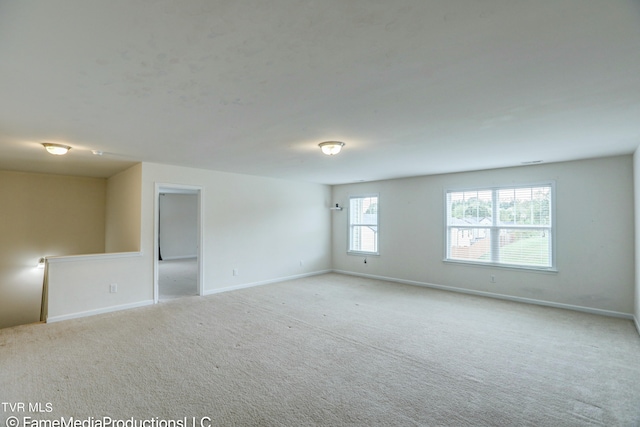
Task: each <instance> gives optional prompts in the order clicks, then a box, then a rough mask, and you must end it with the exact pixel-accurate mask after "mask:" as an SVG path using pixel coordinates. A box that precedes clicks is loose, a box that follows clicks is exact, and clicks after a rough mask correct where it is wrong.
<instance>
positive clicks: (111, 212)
mask: <svg viewBox="0 0 640 427" xmlns="http://www.w3.org/2000/svg"><path fill="white" fill-rule="evenodd" d="M141 182H142V164H140V163H139V164H137V165H135V166H132V167H130V168H129V169H127V170H125V171H123V172H120V173H118V174H116V175H114V176H112V177H111V178H109V179H108V180H107V200H106V215H105V252H129V251H138V250H140V220H141V217H140V203H141V199H140V197H141Z"/></svg>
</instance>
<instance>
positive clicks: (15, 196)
mask: <svg viewBox="0 0 640 427" xmlns="http://www.w3.org/2000/svg"><path fill="white" fill-rule="evenodd" d="M105 190H106V180H104V179H100V178H80V177H71V176H60V175H45V174H34V173H21V172H9V171H0V327H7V326H13V325H19V324H24V323H31V322H37V321H39V319H40V301H41V291H42V275H43V270H40V269H37V268H36V265H37V262H38V259H39V258H40V257H43V256H58V255H76V254H87V253H101V252H104V246H105V239H104V230H105Z"/></svg>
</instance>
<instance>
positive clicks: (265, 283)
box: [204, 270, 333, 295]
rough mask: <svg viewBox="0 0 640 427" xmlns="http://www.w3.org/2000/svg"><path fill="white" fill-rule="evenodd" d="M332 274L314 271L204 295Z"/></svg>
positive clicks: (207, 291) (221, 289) (209, 293)
mask: <svg viewBox="0 0 640 427" xmlns="http://www.w3.org/2000/svg"><path fill="white" fill-rule="evenodd" d="M332 272H333V270H320V271H314V272H312V273H304V274H296V275H294V276H286V277H279V278H276V279H269V280H262V281H260V282H252V283H245V284H242V285H235V286H228V287H226V288H218V289H207V290H205V291H204V295H213V294H219V293H222V292H229V291H237V290H239V289H246V288H253V287H255V286H262V285H270V284H272V283H278V282H286V281H288V280H295V279H302V278H304V277H311V276H319V275H321V274H327V273H332Z"/></svg>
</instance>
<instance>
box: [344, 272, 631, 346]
mask: <svg viewBox="0 0 640 427" xmlns="http://www.w3.org/2000/svg"><path fill="white" fill-rule="evenodd" d="M333 272H334V273H339V274H347V275H350V276H358V277H366V278H369V279H376V280H384V281H387V282H395V283H402V284H405V285H413V286H422V287H426V288H433V289H439V290H442V291H450V292H458V293H462V294H469V295H476V296H481V297H489V298H496V299H502V300H507V301H515V302H523V303H526V304H534V305H541V306H545V307H553V308H563V309H566V310H573V311H581V312H583V313H591V314H599V315H601V316H609V317H618V318H621V319H630V320H632V319H634V316H633V315H632V314H629V313H621V312H619V311H611V310H602V309H599V308H591V307H583V306H579V305H571V304H563V303H558V302H552V301H544V300H537V299H533V298H523V297H516V296H511V295H503V294H496V293H493V292H484V291H475V290H472V289H464V288H456V287H454V286H444V285H436V284H433V283H426V282H417V281H414V280H404V279H396V278H393V277H385V276H376V275H373V274H363V273H354V272H352V271H343V270H333ZM636 327H638V323H637V320H636ZM638 331H639V333H640V327H638Z"/></svg>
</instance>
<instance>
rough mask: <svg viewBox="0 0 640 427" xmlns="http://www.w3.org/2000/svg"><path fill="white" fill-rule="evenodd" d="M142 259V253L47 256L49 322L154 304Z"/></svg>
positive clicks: (47, 313) (47, 314)
mask: <svg viewBox="0 0 640 427" xmlns="http://www.w3.org/2000/svg"><path fill="white" fill-rule="evenodd" d="M141 261H142V254H141V253H139V252H138V253H136V252H133V253H112V254H96V255H85V256H70V257H52V258H48V259H47V277H48V287H47V289H48V291H47V295H46V297H47V310H46V320H47V322H55V321H59V320H65V319H72V318H75V317H82V316H87V315H94V314H99V313H106V312H109V311H114V310H121V309H125V308H133V307H140V306H143V305H148V304H152V303H153V300H152V299H149V298H146V296H147V295H148V293H147V292H145V289H144V286H142V285H143V280H144V271H145V270H144V268H142V264H141ZM112 284H114V285H115V290H116V292H111V285H112Z"/></svg>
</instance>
